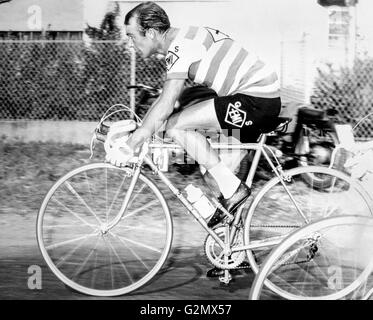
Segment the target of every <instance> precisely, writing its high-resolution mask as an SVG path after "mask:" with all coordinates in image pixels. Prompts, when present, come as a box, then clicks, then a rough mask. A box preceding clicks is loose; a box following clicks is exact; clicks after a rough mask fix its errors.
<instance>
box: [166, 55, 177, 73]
mask: <svg viewBox="0 0 373 320" xmlns="http://www.w3.org/2000/svg"><path fill="white" fill-rule="evenodd" d="M165 60H166V68H167V71H170V70H171V68H172V66H173V65H174V64H175V62H176V61H177V60H179V56H178V55H177V54H176V53H175V52H172V51H168V53H167V56H166V59H165Z"/></svg>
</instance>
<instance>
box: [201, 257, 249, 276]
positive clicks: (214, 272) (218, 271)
mask: <svg viewBox="0 0 373 320" xmlns="http://www.w3.org/2000/svg"><path fill="white" fill-rule="evenodd" d="M250 268H251V266H250V263H248V262H247V261H243V262H242V263H241V264H240V265H239V266H238V267H237V268H234V269H232V270H230V271H231V272H233V273H234V272H235V271H237V270H241V269H250ZM222 276H224V270H223V269H219V268H217V267H214V268H212V269H210V270H208V271H207V272H206V277H207V278H216V277H222Z"/></svg>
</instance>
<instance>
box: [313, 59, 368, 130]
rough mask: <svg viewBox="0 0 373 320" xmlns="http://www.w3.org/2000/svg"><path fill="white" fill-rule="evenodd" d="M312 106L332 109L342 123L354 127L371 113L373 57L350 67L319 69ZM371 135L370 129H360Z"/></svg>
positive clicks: (361, 60)
mask: <svg viewBox="0 0 373 320" xmlns="http://www.w3.org/2000/svg"><path fill="white" fill-rule="evenodd" d="M311 103H312V104H313V105H314V106H315V107H317V108H320V109H324V110H325V109H327V108H334V109H336V110H337V111H338V113H339V115H340V117H341V120H342V121H343V122H344V123H350V124H351V125H355V124H356V123H357V122H358V121H359V120H360V119H361V118H363V117H364V116H366V115H367V114H369V113H371V112H373V58H369V57H365V58H361V59H356V60H355V62H354V65H353V67H352V68H341V69H339V70H335V69H333V68H332V66H331V65H327V66H326V70H323V71H322V70H319V74H318V78H317V80H316V83H315V90H314V94H313V95H312V96H311ZM363 129H364V131H365V132H360V134H365V135H367V134H370V133H371V132H372V129H373V128H367V127H365V128H363Z"/></svg>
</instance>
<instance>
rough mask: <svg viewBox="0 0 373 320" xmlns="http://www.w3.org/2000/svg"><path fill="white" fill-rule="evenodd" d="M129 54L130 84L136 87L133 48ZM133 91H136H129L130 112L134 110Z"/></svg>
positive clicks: (134, 52) (134, 53)
mask: <svg viewBox="0 0 373 320" xmlns="http://www.w3.org/2000/svg"><path fill="white" fill-rule="evenodd" d="M129 50H130V54H131V76H130V84H131V86H134V85H136V51H135V49H134V48H133V47H131V48H130V49H129ZM135 91H136V89H130V108H131V110H132V111H134V112H135V111H136V110H135V105H136V101H135V100H136V96H135Z"/></svg>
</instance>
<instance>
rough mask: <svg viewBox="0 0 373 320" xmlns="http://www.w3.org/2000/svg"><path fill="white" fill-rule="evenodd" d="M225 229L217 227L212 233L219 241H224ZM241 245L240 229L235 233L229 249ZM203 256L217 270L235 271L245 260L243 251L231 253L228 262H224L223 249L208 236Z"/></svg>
mask: <svg viewBox="0 0 373 320" xmlns="http://www.w3.org/2000/svg"><path fill="white" fill-rule="evenodd" d="M225 228H226V227H218V228H216V229H215V230H214V231H215V233H216V234H217V235H218V237H219V238H220V239H222V240H223V241H224V237H225ZM242 245H243V231H242V228H241V229H239V230H237V231H236V235H235V237H234V240H233V244H232V246H231V248H232V249H233V248H235V247H238V246H242ZM204 249H205V255H206V257H207V259H208V260H209V262H211V263H212V264H213V265H214V266H215V267H217V268H219V269H226V270H230V269H235V268H237V267H238V266H239V265H240V264H241V263H242V262H243V261H244V260H245V257H246V255H245V250H242V251H236V252H233V253H232V254H231V255H230V256H229V258H228V261H227V262H225V256H224V254H223V253H222V252H223V248H221V247H220V245H219V244H218V243H217V242H216V241H215V239H214V238H213V237H212V236H211V235H210V234H209V235H208V236H207V237H206V239H205V244H204Z"/></svg>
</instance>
